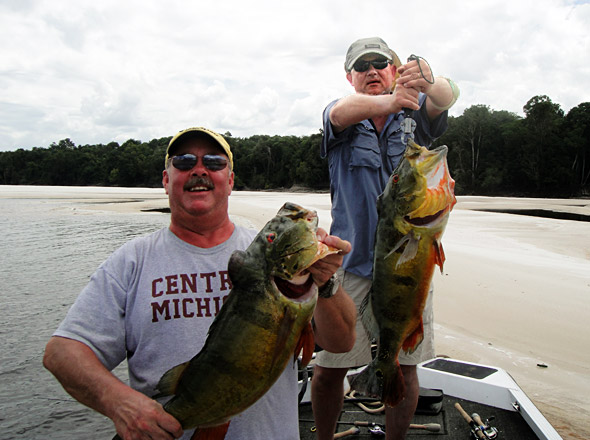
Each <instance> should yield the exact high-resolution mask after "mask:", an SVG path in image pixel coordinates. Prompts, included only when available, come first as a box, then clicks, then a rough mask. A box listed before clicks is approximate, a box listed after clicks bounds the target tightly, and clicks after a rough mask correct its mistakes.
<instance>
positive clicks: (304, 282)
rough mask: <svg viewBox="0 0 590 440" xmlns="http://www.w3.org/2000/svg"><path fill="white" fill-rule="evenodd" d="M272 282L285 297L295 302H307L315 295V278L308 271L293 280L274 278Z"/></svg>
mask: <svg viewBox="0 0 590 440" xmlns="http://www.w3.org/2000/svg"><path fill="white" fill-rule="evenodd" d="M272 281H273V282H274V284H275V286H276V287H277V289H278V290H279V292H281V294H282V295H283V296H284V297H286V298H289V299H290V300H293V301H297V302H305V301H307V300H309V299H310V298H311V297H312V296H313V294H314V289H313V278H312V277H311V274H310V273H309V272H308V271H307V270H304V271H302V272H300V273H299V274H298V275H297V276H294V277H293V278H292V279H291V280H285V279H283V278H279V277H272Z"/></svg>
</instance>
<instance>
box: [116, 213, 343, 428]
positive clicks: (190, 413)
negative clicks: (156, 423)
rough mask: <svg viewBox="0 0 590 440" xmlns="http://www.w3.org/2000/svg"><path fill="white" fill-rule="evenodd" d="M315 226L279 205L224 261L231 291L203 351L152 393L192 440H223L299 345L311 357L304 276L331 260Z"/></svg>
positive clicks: (311, 302) (311, 287)
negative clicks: (162, 399) (190, 431)
mask: <svg viewBox="0 0 590 440" xmlns="http://www.w3.org/2000/svg"><path fill="white" fill-rule="evenodd" d="M317 224H318V219H317V215H316V213H315V211H310V210H307V209H305V208H302V207H301V206H298V205H295V204H293V203H286V204H285V205H284V206H283V207H282V208H281V209H280V210H279V212H278V213H277V215H276V216H275V217H274V218H273V219H271V220H270V221H269V222H268V223H267V224H266V225H265V226H264V227H263V228H262V230H261V231H260V232H259V233H258V235H257V236H256V238H255V239H254V240H253V242H252V244H251V245H250V246H249V247H248V249H246V250H245V251H236V252H234V253H233V254H232V257H231V258H230V261H229V265H228V272H229V276H230V279H231V282H232V289H231V291H230V294H229V295H228V298H227V300H226V302H225V303H224V305H223V307H222V308H221V310H220V312H219V314H218V315H217V316H216V318H215V320H214V322H213V324H212V325H211V327H210V329H209V333H208V335H207V339H206V341H205V344H204V346H203V348H202V349H201V351H200V352H199V353H197V354H196V355H195V356H194V357H193V358H192V359H191V360H190V361H187V362H185V363H184V364H181V365H178V366H176V367H174V368H172V369H170V370H169V371H168V372H166V373H165V374H164V375H163V376H162V378H161V380H160V382H159V383H158V386H157V388H158V390H159V391H160V394H159V395H158V396H157V397H162V396H168V395H171V396H173V397H172V398H171V399H170V400H169V401H168V402H166V403H165V404H164V409H165V410H166V411H167V412H169V413H170V414H171V415H173V416H174V417H175V418H176V419H177V420H178V421H179V422H180V423H181V425H182V427H183V429H190V428H195V427H196V428H197V430H196V431H195V435H193V437H192V438H193V439H199V438H220V439H222V438H224V437H225V432H226V430H227V423H228V422H229V421H230V419H231V418H232V417H233V416H235V415H237V414H239V413H241V412H242V411H244V410H245V409H246V408H248V407H249V406H250V405H252V404H253V403H255V402H256V401H257V400H258V399H259V398H260V397H262V396H263V395H264V394H265V393H266V392H267V391H268V390H269V389H270V387H271V386H272V385H273V384H274V382H275V381H276V380H277V379H278V378H279V376H280V375H281V374H282V372H283V370H284V369H285V367H286V366H287V364H288V362H289V361H290V360H292V359H294V356H296V355H297V354H298V353H296V351H298V348H299V347H300V345H298V344H300V342H301V341H300V339H301V338H310V337H311V339H310V340H307V343H306V344H304V358H305V357H306V356H310V355H311V351H313V333H312V332H311V331H307V330H308V329H309V328H310V321H311V317H312V315H313V311H314V309H315V305H316V302H317V287H316V286H315V284H314V283H313V281H312V279H311V277H310V275H309V273H308V272H307V271H305V269H306V268H307V267H309V266H310V265H311V264H313V263H314V262H315V261H317V260H318V259H320V258H323V257H324V256H326V255H328V254H330V253H334V252H337V250H335V249H329V248H328V247H327V246H325V245H323V244H321V243H318V239H317ZM305 347H307V349H309V351H310V353H306V352H305ZM115 438H118V437H117V436H116V437H115Z"/></svg>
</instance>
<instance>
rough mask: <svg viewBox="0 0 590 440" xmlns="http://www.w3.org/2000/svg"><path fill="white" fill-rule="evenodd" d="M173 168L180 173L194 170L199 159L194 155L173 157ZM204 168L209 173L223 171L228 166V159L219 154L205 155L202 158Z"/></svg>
mask: <svg viewBox="0 0 590 440" xmlns="http://www.w3.org/2000/svg"><path fill="white" fill-rule="evenodd" d="M170 160H171V161H172V166H174V168H176V169H177V170H180V171H189V170H192V169H193V168H194V167H195V165H197V162H198V161H199V158H198V157H197V156H195V155H194V154H183V155H182V156H172V157H171V158H170ZM202 160H203V166H204V167H205V168H207V169H208V170H209V171H221V170H222V169H224V168H225V167H226V166H227V162H228V159H227V158H226V157H223V156H219V155H217V154H205V155H204V156H203V157H202Z"/></svg>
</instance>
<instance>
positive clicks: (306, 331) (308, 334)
mask: <svg viewBox="0 0 590 440" xmlns="http://www.w3.org/2000/svg"><path fill="white" fill-rule="evenodd" d="M314 348H315V342H314V338H313V328H312V326H311V322H310V323H309V324H307V325H306V326H305V327H303V331H302V332H301V336H300V337H299V341H297V347H295V358H297V356H299V353H300V352H301V349H303V354H302V359H301V368H303V367H306V366H307V364H309V362H310V361H311V358H312V356H313V350H314Z"/></svg>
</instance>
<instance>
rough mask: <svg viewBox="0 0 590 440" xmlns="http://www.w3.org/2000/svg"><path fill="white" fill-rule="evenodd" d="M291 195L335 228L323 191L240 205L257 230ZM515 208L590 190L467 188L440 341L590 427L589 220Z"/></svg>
mask: <svg viewBox="0 0 590 440" xmlns="http://www.w3.org/2000/svg"><path fill="white" fill-rule="evenodd" d="M0 198H25V199H26V198H30V199H61V200H63V201H65V202H67V203H66V204H65V205H64V206H65V208H60V209H66V210H67V213H71V214H72V215H99V214H100V213H103V212H118V213H128V214H130V215H154V214H153V212H151V213H150V214H148V213H147V211H151V210H153V209H162V208H166V207H167V205H168V204H167V198H166V195H165V193H164V191H163V190H162V189H143V188H86V187H84V188H77V187H68V188H63V187H60V188H52V189H47V188H45V187H44V188H43V191H42V192H41V191H39V190H38V187H0ZM286 201H290V202H294V203H298V204H301V205H303V206H305V207H307V208H313V209H316V210H317V211H318V215H319V218H320V226H322V227H323V228H324V229H329V225H330V197H329V194H325V193H299V192H297V193H289V192H279V193H277V192H242V191H235V192H234V193H233V194H232V196H231V197H230V215H231V216H232V218H233V219H234V221H236V222H237V223H241V224H246V225H249V226H252V227H254V228H256V229H259V228H260V227H262V226H263V225H264V224H265V223H266V222H267V221H268V220H269V219H270V218H271V217H272V216H274V215H275V213H276V211H277V210H278V209H279V208H280V207H281V206H282V204H283V203H284V202H286ZM482 210H485V211H482ZM515 210H521V211H522V210H528V211H533V210H544V211H549V212H550V211H555V212H570V213H577V214H580V215H590V201H588V200H561V199H516V198H488V197H458V203H457V205H456V206H455V208H454V210H453V212H452V213H451V217H450V220H449V224H448V226H447V229H446V231H445V235H444V237H443V246H444V249H445V253H446V262H445V265H444V270H443V272H442V274H441V273H436V275H435V280H434V281H435V328H436V352H437V354H439V355H446V356H451V357H455V358H458V359H463V360H467V361H474V362H479V363H483V364H487V365H494V366H498V367H502V368H504V369H506V370H507V371H508V372H509V373H510V374H511V375H512V376H513V377H514V378H515V380H516V381H517V382H518V383H519V385H520V386H521V387H522V388H523V390H524V391H525V392H526V393H527V394H528V395H529V397H530V398H531V399H532V400H533V401H534V402H535V404H536V405H537V406H538V407H539V409H540V410H541V411H542V412H543V413H544V414H545V416H546V417H547V419H548V420H549V421H550V422H551V423H552V424H553V425H554V427H555V428H556V429H557V430H558V431H559V433H560V434H561V435H562V436H563V437H564V438H590V429H589V428H588V427H587V426H586V423H587V420H588V419H590V402H589V401H588V398H587V396H588V395H590V379H589V377H590V367H589V365H590V350H588V349H589V348H590V346H589V345H588V344H589V343H588V340H587V338H588V335H590V323H589V322H588V320H587V315H588V312H589V311H590V295H589V294H590V222H584V221H573V220H564V219H554V218H542V217H537V216H532V215H514V214H509V213H506V212H514V211H515ZM162 215H167V214H162ZM485 416H490V415H485Z"/></svg>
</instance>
